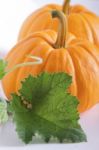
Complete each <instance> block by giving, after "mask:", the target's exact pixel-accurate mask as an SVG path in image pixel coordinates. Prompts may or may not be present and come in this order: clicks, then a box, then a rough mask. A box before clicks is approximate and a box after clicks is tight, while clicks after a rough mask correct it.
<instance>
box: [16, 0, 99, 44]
mask: <svg viewBox="0 0 99 150" xmlns="http://www.w3.org/2000/svg"><path fill="white" fill-rule="evenodd" d="M55 9H56V10H61V11H63V12H64V14H65V15H66V16H67V15H68V30H69V32H71V33H72V34H74V35H75V36H76V37H78V38H79V37H80V38H82V39H87V40H89V41H90V42H92V43H94V44H96V45H97V46H99V18H98V16H96V15H95V14H94V13H92V12H90V11H89V10H87V9H86V8H85V7H83V6H81V5H74V6H70V0H64V5H63V7H62V6H60V5H57V4H51V5H47V6H44V7H43V8H40V9H39V10H37V11H35V12H33V13H32V14H31V15H30V16H29V17H28V18H27V19H26V20H25V22H24V23H23V25H22V28H21V30H20V33H19V38H18V40H19V41H20V40H21V39H23V38H25V37H27V36H28V35H29V34H31V33H34V32H36V31H41V30H44V29H53V30H54V31H57V30H58V23H59V22H58V20H57V19H52V17H51V15H50V11H52V10H55Z"/></svg>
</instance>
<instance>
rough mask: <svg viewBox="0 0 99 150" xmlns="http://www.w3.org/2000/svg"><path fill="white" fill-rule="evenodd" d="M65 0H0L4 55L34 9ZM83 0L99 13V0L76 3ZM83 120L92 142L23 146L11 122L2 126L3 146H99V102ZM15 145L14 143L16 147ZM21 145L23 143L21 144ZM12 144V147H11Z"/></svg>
mask: <svg viewBox="0 0 99 150" xmlns="http://www.w3.org/2000/svg"><path fill="white" fill-rule="evenodd" d="M53 1H54V2H58V3H59V2H60V3H62V1H63V0H36V2H35V0H0V55H2V54H3V53H5V52H7V51H9V50H10V49H11V47H13V46H14V44H15V43H16V40H17V35H18V32H19V29H20V26H21V24H22V22H23V20H24V19H25V18H26V16H28V15H29V14H30V13H31V12H32V11H33V10H35V9H36V8H38V7H40V6H41V5H43V4H47V2H49V3H51V2H53ZM76 2H79V3H82V4H84V5H86V6H87V7H88V8H90V9H91V10H93V11H94V12H96V13H97V14H99V11H98V10H99V1H98V0H72V3H76ZM80 123H81V124H82V127H83V129H84V131H85V132H86V134H87V137H88V142H87V143H81V144H67V145H66V144H56V145H55V144H54V145H51V144H49V145H44V144H43V145H36V144H35V145H32V146H25V147H24V146H23V144H22V143H21V142H20V140H19V139H18V137H17V135H16V133H15V131H14V126H13V125H12V123H10V122H9V123H8V124H7V125H5V126H3V127H2V126H1V127H0V149H3V148H4V147H5V146H6V149H9V150H11V149H17V150H19V149H21V150H22V149H24V150H25V149H28V150H30V149H34V150H47V149H48V150H99V106H98V105H97V106H95V107H94V108H92V109H91V110H89V111H87V112H86V113H84V114H82V115H81V119H80ZM12 146H13V147H12ZM20 146H21V147H20ZM11 147H12V148H11Z"/></svg>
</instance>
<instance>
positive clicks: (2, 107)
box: [0, 98, 8, 124]
mask: <svg viewBox="0 0 99 150" xmlns="http://www.w3.org/2000/svg"><path fill="white" fill-rule="evenodd" d="M7 121H8V114H7V103H6V102H4V101H3V100H1V98H0V124H1V123H6V122H7Z"/></svg>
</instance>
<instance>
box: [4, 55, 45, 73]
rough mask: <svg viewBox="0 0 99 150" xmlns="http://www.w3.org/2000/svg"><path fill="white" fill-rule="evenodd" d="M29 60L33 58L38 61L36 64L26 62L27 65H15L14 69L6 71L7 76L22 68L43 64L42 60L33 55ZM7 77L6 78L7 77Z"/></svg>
mask: <svg viewBox="0 0 99 150" xmlns="http://www.w3.org/2000/svg"><path fill="white" fill-rule="evenodd" d="M28 57H29V58H32V59H34V60H36V61H35V62H26V63H21V64H17V65H15V66H14V67H13V68H12V69H10V70H7V71H6V75H7V74H9V73H11V72H13V71H14V70H16V69H18V68H20V67H26V66H32V65H38V64H42V62H43V61H42V59H41V58H39V57H36V56H32V55H28ZM6 75H5V76H6Z"/></svg>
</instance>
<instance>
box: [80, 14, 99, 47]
mask: <svg viewBox="0 0 99 150" xmlns="http://www.w3.org/2000/svg"><path fill="white" fill-rule="evenodd" d="M82 15H83V17H84V18H85V20H86V21H87V23H88V25H89V26H90V29H91V32H92V37H93V41H94V43H95V42H96V44H97V45H99V42H98V40H97V35H96V32H94V29H93V27H92V23H91V24H90V23H89V17H92V16H89V17H88V18H87V17H86V15H87V14H86V15H84V14H82ZM98 25H99V24H98ZM98 34H99V33H98Z"/></svg>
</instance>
